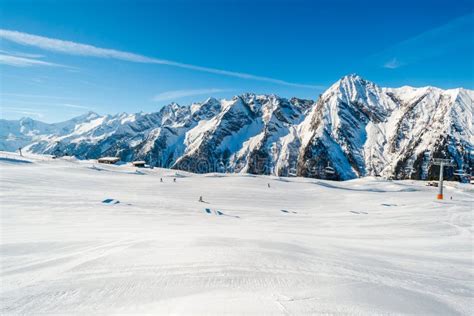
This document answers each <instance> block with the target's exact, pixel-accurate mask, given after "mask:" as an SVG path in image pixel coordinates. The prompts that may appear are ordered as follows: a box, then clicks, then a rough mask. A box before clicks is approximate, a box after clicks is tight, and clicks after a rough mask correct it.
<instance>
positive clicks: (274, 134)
mask: <svg viewBox="0 0 474 316" xmlns="http://www.w3.org/2000/svg"><path fill="white" fill-rule="evenodd" d="M473 99H474V91H472V90H466V89H461V88H460V89H451V90H442V89H438V88H434V87H424V88H412V87H401V88H396V89H393V88H382V87H379V86H377V85H376V84H374V83H372V82H370V81H367V80H364V79H362V78H361V77H359V76H357V75H349V76H345V77H343V78H341V79H340V80H339V81H337V82H336V83H335V84H333V85H332V86H331V87H330V88H329V89H328V90H327V91H325V92H324V93H323V94H322V95H320V97H319V99H318V100H317V101H316V102H314V101H311V100H303V99H297V98H292V99H290V100H288V99H284V98H280V97H278V96H275V95H255V94H244V95H240V96H235V97H234V98H232V99H231V100H217V99H214V98H209V99H207V100H206V101H205V102H202V103H194V104H191V105H189V106H181V105H178V104H176V103H171V104H169V105H167V106H165V107H163V108H162V109H161V110H160V111H158V112H155V113H136V114H125V113H123V114H118V115H105V116H100V115H98V114H96V113H93V112H89V113H86V114H85V115H82V116H79V117H76V118H74V119H72V120H69V121H66V122H62V123H55V124H47V123H43V122H39V121H35V120H32V119H30V118H24V119H21V120H18V121H8V120H0V150H8V151H15V150H17V149H18V148H19V147H23V150H24V151H26V152H33V153H46V154H54V155H74V156H76V157H78V158H81V159H89V158H99V157H102V156H118V157H120V158H121V159H122V160H124V161H132V160H137V159H140V160H141V159H143V160H145V161H147V163H149V164H150V165H153V166H160V167H171V168H176V169H181V170H187V171H193V172H243V173H253V174H275V175H281V176H292V175H300V176H306V177H317V178H332V179H337V180H345V179H351V178H356V177H361V176H368V175H383V176H393V177H396V178H407V177H409V176H411V177H412V178H415V179H420V178H421V179H427V178H431V177H434V176H435V175H436V174H437V173H438V167H432V165H431V163H430V162H431V159H432V158H433V157H445V158H450V159H452V160H454V161H455V162H456V165H457V167H456V168H453V169H450V170H446V173H447V175H448V177H449V176H451V175H452V173H453V171H454V170H457V169H464V170H467V169H469V168H470V167H472V159H473V157H472V154H473V150H474V148H473V125H472V123H473V120H472V114H473V108H472V104H473ZM470 164H471V165H470ZM332 171H334V172H332Z"/></svg>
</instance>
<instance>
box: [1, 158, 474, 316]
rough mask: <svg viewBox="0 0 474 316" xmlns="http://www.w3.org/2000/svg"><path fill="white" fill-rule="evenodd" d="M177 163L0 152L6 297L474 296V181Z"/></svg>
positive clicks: (163, 308)
mask: <svg viewBox="0 0 474 316" xmlns="http://www.w3.org/2000/svg"><path fill="white" fill-rule="evenodd" d="M178 174H179V176H176V171H173V170H164V169H153V170H150V169H138V170H137V169H136V168H132V167H130V166H127V165H122V166H109V165H101V164H97V163H95V162H93V161H77V160H75V159H63V158H61V159H54V160H53V159H51V158H48V157H43V156H31V157H28V158H22V157H19V156H17V155H14V154H6V153H0V175H1V177H0V178H1V181H0V186H1V187H0V203H1V204H0V205H1V223H0V228H1V235H0V237H1V240H0V260H1V261H0V263H1V269H0V272H1V286H0V313H1V314H3V315H11V314H28V315H31V314H83V315H90V314H100V315H104V314H118V313H133V314H137V313H148V314H150V315H158V314H184V315H191V314H192V315H199V314H213V315H222V314H225V313H228V314H253V315H264V314H267V315H268V314H282V315H284V314H291V315H295V314H296V315H302V314H315V313H329V314H363V315H367V314H376V315H379V314H382V313H385V314H386V313H389V314H392V313H393V314H417V315H432V314H437V315H459V314H461V315H469V314H472V312H473V304H474V300H473V294H474V291H473V265H472V264H473V261H472V260H473V259H472V258H473V248H472V233H473V228H472V214H473V213H472V205H473V204H472V203H473V196H474V193H473V191H472V189H471V186H469V185H459V184H454V183H448V185H447V187H446V189H445V195H446V197H447V199H446V200H444V201H441V202H440V201H437V200H435V196H436V188H432V187H427V186H425V183H424V182H414V181H413V182H412V181H398V182H397V181H394V182H389V181H384V180H380V179H375V178H365V179H359V180H353V181H348V182H330V181H321V180H314V179H303V178H286V179H285V178H282V179H280V178H277V177H265V176H250V175H217V174H210V175H194V174H188V173H185V172H181V171H178ZM175 177H176V182H173V178H175ZM160 178H163V182H160ZM268 183H269V184H270V187H268ZM200 196H202V197H203V200H204V202H198V199H199V197H200ZM450 197H452V200H451V199H450ZM108 199H111V200H113V203H110V201H109V200H108ZM103 201H104V202H103ZM116 201H119V203H116ZM206 208H207V209H209V212H210V213H208V212H206V210H205V209H206ZM217 211H219V212H220V213H221V214H222V215H218V214H219V212H217Z"/></svg>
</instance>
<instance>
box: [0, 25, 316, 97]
mask: <svg viewBox="0 0 474 316" xmlns="http://www.w3.org/2000/svg"><path fill="white" fill-rule="evenodd" d="M0 38H3V39H5V40H8V41H12V42H15V43H17V44H21V45H26V46H33V47H38V48H41V49H44V50H49V51H54V52H59V53H65V54H69V55H79V56H90V57H99V58H112V59H118V60H124V61H129V62H136V63H148V64H161V65H168V66H173V67H179V68H184V69H189V70H195V71H200V72H207V73H212V74H216V75H224V76H229V77H235V78H240V79H249V80H257V81H263V82H269V83H273V84H278V85H284V86H291V87H298V88H309V89H321V88H323V87H321V86H317V85H309V84H301V83H294V82H289V81H284V80H280V79H275V78H270V77H264V76H257V75H252V74H248V73H242V72H235V71H228V70H222V69H216V68H209V67H202V66H197V65H191V64H186V63H180V62H176V61H172V60H166V59H159V58H153V57H147V56H143V55H139V54H134V53H129V52H124V51H119V50H115V49H108V48H100V47H96V46H93V45H88V44H82V43H76V42H71V41H65V40H60V39H54V38H48V37H44V36H38V35H33V34H28V33H22V32H18V31H12V30H5V29H0Z"/></svg>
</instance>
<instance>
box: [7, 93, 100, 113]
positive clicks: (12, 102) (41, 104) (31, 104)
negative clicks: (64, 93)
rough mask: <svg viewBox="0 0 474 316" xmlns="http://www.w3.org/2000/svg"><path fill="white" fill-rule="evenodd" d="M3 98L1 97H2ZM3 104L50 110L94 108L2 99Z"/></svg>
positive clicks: (69, 104)
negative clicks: (49, 108) (55, 108)
mask: <svg viewBox="0 0 474 316" xmlns="http://www.w3.org/2000/svg"><path fill="white" fill-rule="evenodd" d="M0 96H1V95H0ZM1 100H2V103H3V104H7V105H20V106H23V105H27V106H39V107H42V108H48V107H57V108H71V109H83V110H92V109H93V107H91V106H85V105H80V104H75V103H57V102H56V103H51V102H48V101H47V100H46V101H39V102H38V101H25V100H8V99H4V98H2V99H1Z"/></svg>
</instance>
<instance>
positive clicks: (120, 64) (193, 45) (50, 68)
mask: <svg viewBox="0 0 474 316" xmlns="http://www.w3.org/2000/svg"><path fill="white" fill-rule="evenodd" d="M473 12H474V5H473V1H471V0H469V1H462V0H460V1H457V0H451V1H434V0H433V1H413V0H410V1H405V0H402V1H363V0H360V1H343V0H341V1H337V0H333V1H329V0H327V1H289V0H287V1H284V0H279V1H270V0H261V1H258V0H257V1H231V0H227V1H226V0H223V1H150V0H148V1H132V0H128V1H123V0H122V1H112V0H110V1H106V0H103V1H92V0H83V1H73V0H63V1H43V0H36V1H26V0H15V1H11V0H0V29H1V30H0V40H1V42H0V71H1V72H0V101H1V117H2V118H6V119H18V118H21V117H24V116H29V117H32V118H34V119H40V120H43V121H46V122H55V121H61V120H65V119H69V118H71V117H73V116H76V115H80V114H81V113H84V112H86V111H89V110H92V111H95V112H98V113H101V114H107V113H110V114H113V113H118V112H140V111H145V112H151V111H157V110H158V109H159V108H160V107H162V106H163V105H165V104H167V103H170V102H172V101H176V102H178V103H180V104H188V103H190V102H192V101H202V100H204V99H206V98H207V97H209V96H214V97H217V98H228V97H231V96H233V95H236V94H239V93H243V92H255V93H275V94H278V95H281V96H284V97H292V96H296V97H301V98H311V99H316V98H317V97H318V95H319V94H320V93H321V92H323V91H324V90H325V89H326V88H327V87H329V86H330V85H331V84H332V83H334V82H335V81H337V80H338V79H339V78H340V77H342V76H344V75H346V74H350V73H358V74H359V75H361V76H363V77H364V78H366V79H368V80H371V81H374V82H376V83H377V84H379V85H382V86H393V87H396V86H402V85H413V86H426V85H434V86H438V87H441V88H454V87H465V88H469V89H473V88H474V78H473V76H474V61H473V57H472V56H474V13H473Z"/></svg>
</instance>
